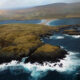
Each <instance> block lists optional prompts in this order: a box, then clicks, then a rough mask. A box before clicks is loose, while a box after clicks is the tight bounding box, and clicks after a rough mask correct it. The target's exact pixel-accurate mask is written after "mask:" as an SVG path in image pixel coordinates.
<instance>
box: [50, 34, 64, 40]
mask: <svg viewBox="0 0 80 80" xmlns="http://www.w3.org/2000/svg"><path fill="white" fill-rule="evenodd" d="M50 39H64V36H57V35H56V36H55V35H53V36H51V37H50Z"/></svg>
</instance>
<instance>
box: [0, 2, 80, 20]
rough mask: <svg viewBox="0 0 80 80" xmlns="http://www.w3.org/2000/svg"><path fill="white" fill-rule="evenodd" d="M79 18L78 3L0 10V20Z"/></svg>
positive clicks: (79, 6) (79, 4) (79, 5)
mask: <svg viewBox="0 0 80 80" xmlns="http://www.w3.org/2000/svg"><path fill="white" fill-rule="evenodd" d="M65 17H66V18H68V17H80V3H54V4H48V5H44V6H37V7H33V8H25V9H19V10H0V19H44V18H45V19H46V18H47V19H49V18H50V19H51V18H65Z"/></svg>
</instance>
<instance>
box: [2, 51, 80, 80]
mask: <svg viewBox="0 0 80 80" xmlns="http://www.w3.org/2000/svg"><path fill="white" fill-rule="evenodd" d="M68 53H69V55H67V56H66V58H64V59H63V60H60V62H57V63H50V62H44V64H43V65H41V64H38V63H34V64H31V63H23V62H20V63H19V62H18V61H12V62H10V63H8V64H6V63H4V64H1V65H0V71H3V70H6V69H8V68H9V69H10V70H11V73H12V74H20V73H21V72H20V73H19V72H18V73H17V72H15V70H17V69H23V70H24V72H26V73H29V74H30V77H29V79H30V80H38V79H39V78H42V77H44V76H45V75H47V72H48V71H49V70H51V71H54V70H56V71H58V72H66V73H71V72H72V71H74V70H75V69H76V68H77V67H80V59H79V58H78V57H77V56H76V55H78V54H80V53H77V52H71V51H68Z"/></svg>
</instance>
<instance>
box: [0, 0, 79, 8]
mask: <svg viewBox="0 0 80 80" xmlns="http://www.w3.org/2000/svg"><path fill="white" fill-rule="evenodd" d="M72 2H80V0H0V9H16V8H29V7H34V6H39V5H46V4H51V3H72Z"/></svg>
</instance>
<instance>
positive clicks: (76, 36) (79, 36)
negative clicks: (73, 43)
mask: <svg viewBox="0 0 80 80" xmlns="http://www.w3.org/2000/svg"><path fill="white" fill-rule="evenodd" d="M65 36H69V37H72V38H75V39H78V38H80V35H68V34H65Z"/></svg>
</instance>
